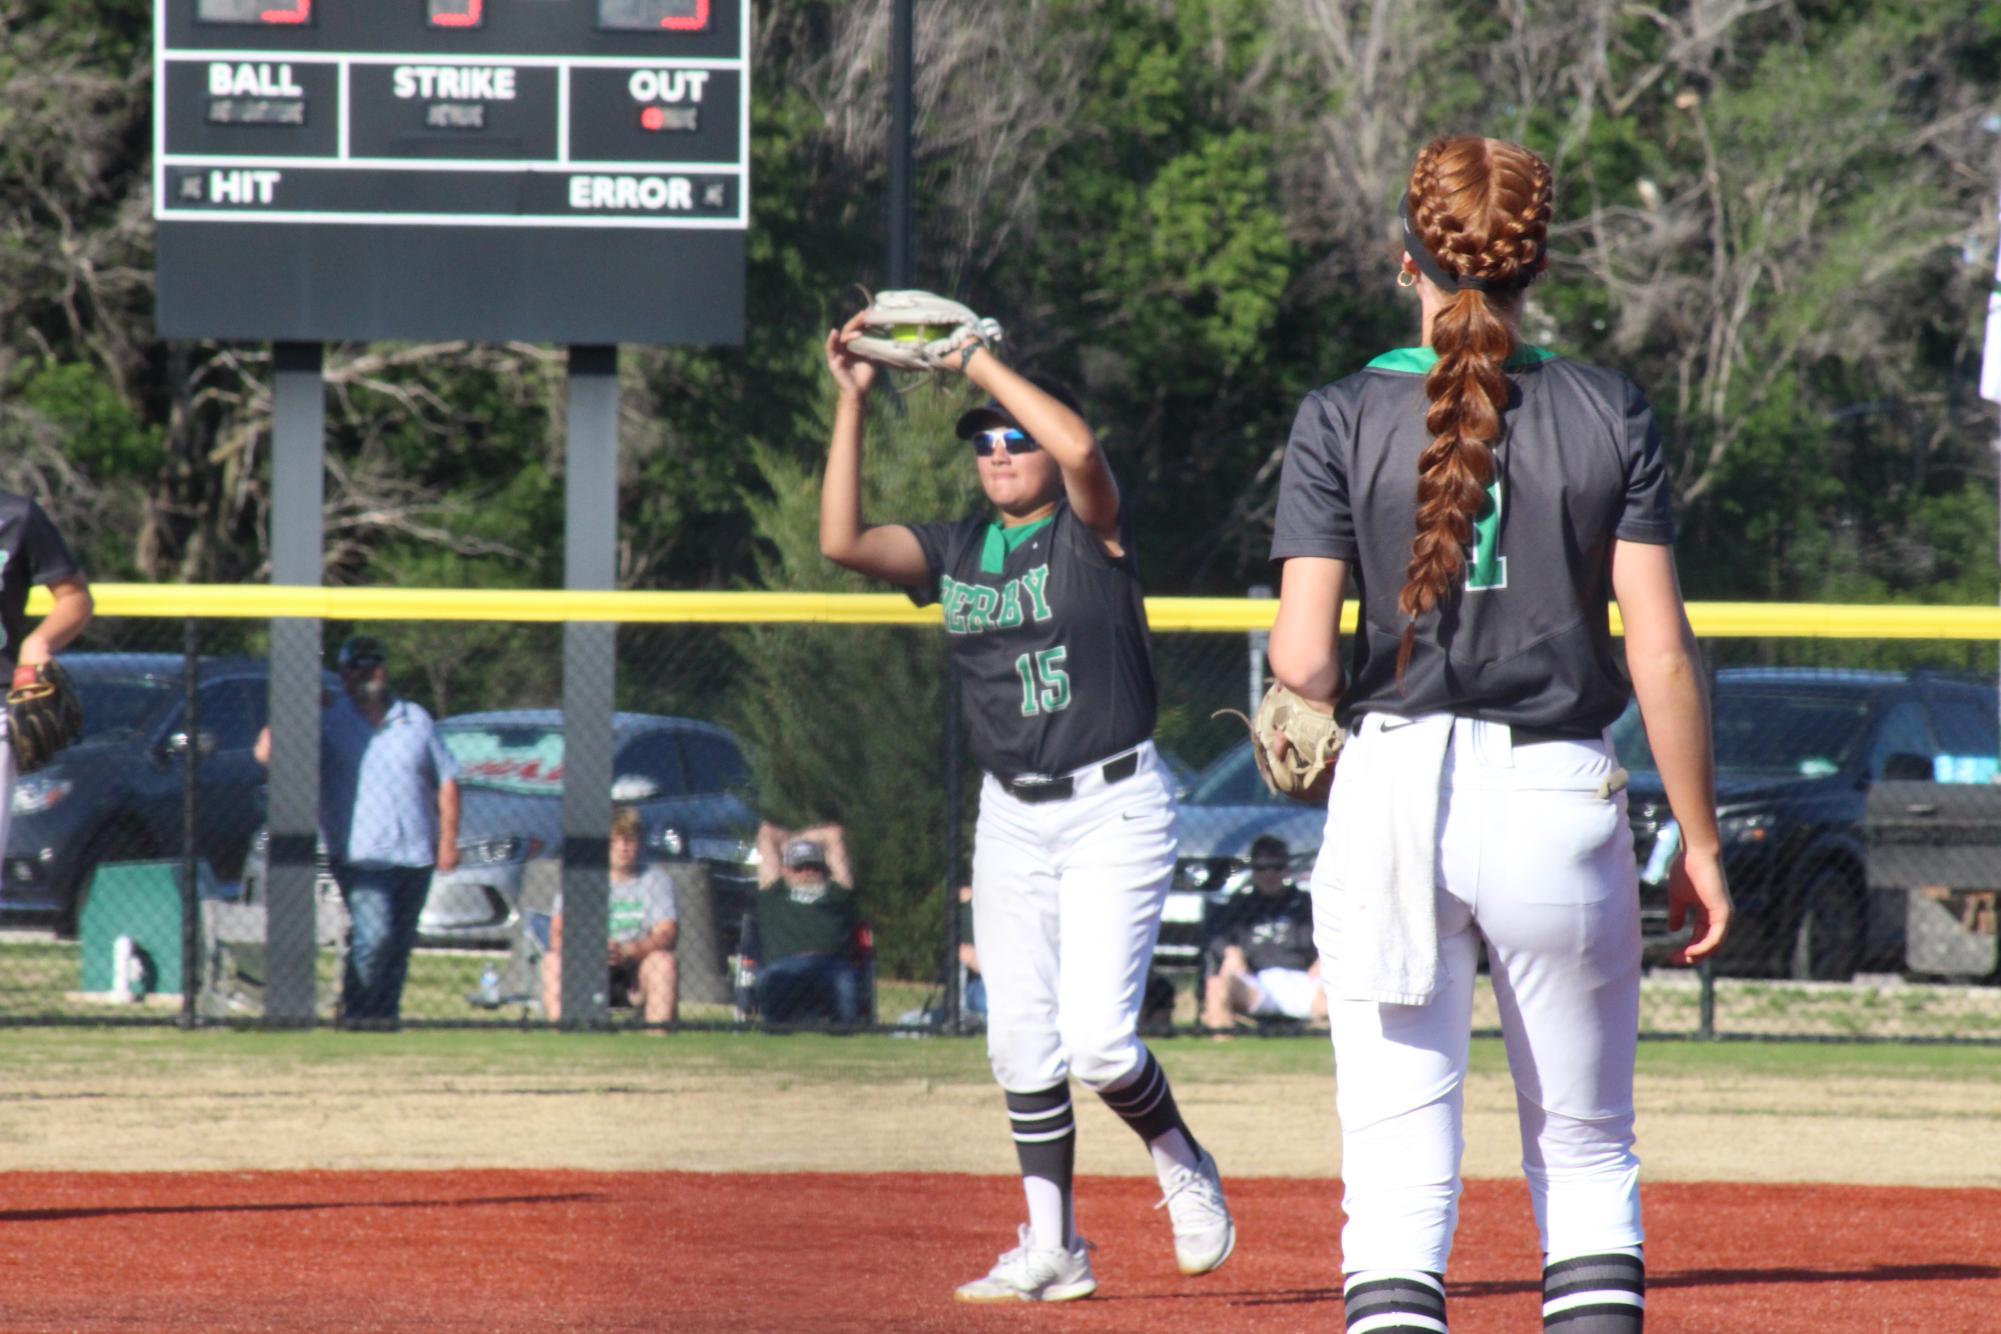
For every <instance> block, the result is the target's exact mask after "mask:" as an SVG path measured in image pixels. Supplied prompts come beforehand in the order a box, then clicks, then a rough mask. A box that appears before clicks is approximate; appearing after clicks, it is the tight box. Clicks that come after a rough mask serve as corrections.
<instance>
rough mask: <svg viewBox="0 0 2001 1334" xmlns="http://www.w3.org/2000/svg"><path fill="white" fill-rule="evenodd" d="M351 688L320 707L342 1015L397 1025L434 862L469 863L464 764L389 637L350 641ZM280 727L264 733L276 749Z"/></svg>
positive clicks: (345, 658) (346, 685)
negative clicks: (394, 671) (403, 672)
mask: <svg viewBox="0 0 2001 1334" xmlns="http://www.w3.org/2000/svg"><path fill="white" fill-rule="evenodd" d="M337 661H338V666H339V668H340V682H341V687H342V691H343V693H341V694H339V695H336V696H333V697H332V698H331V699H329V700H328V702H327V705H326V708H325V711H324V712H323V713H322V714H321V716H320V836H321V837H322V838H324V839H325V840H326V845H327V858H328V860H329V861H330V862H331V863H332V869H333V877H334V881H335V883H337V884H338V885H339V886H340V892H341V897H342V898H343V899H345V900H346V901H347V914H348V919H349V923H350V926H349V932H348V948H347V968H346V971H345V972H344V973H343V974H342V977H341V992H340V1019H341V1023H342V1024H343V1025H344V1026H351V1027H355V1028H393V1027H394V1026H395V1024H396V1022H397V1020H398V1018H399V1017H400V1015H401V1012H402V1005H403V981H404V978H405V976H406V975H407V973H408V971H409V965H410V950H411V947H412V946H413V945H414V944H415V943H416V940H417V919H418V917H419V916H421V915H422V913H423V911H424V899H425V897H426V896H427V895H428V894H429V893H430V889H431V875H432V873H433V872H434V871H449V870H451V869H453V868H454V867H456V866H457V865H458V862H459V850H458V842H459V785H458V765H457V763H456V762H455V761H454V760H453V759H452V755H451V752H450V751H448V750H446V749H445V744H444V742H443V741H442V740H441V739H440V738H439V736H438V729H437V727H436V726H435V725H434V724H433V723H432V721H431V715H430V714H429V713H427V712H426V711H425V710H424V708H423V706H422V705H419V704H415V703H413V702H411V701H410V700H407V699H399V698H397V697H396V696H395V695H394V694H392V693H391V692H390V689H389V671H388V666H387V662H388V655H387V654H386V653H385V652H384V650H383V647H382V644H381V641H379V640H376V639H374V638H371V637H369V636H367V635H354V636H351V637H349V638H348V640H347V641H346V642H345V643H343V644H342V645H341V646H340V654H339V657H338V660H337ZM269 754H270V732H269V729H266V732H265V734H264V736H262V737H260V738H259V739H258V758H259V759H268V757H269Z"/></svg>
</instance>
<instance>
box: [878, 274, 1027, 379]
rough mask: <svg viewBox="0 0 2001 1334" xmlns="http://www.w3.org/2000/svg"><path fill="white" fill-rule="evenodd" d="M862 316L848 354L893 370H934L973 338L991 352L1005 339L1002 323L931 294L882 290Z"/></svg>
mask: <svg viewBox="0 0 2001 1334" xmlns="http://www.w3.org/2000/svg"><path fill="white" fill-rule="evenodd" d="M863 316H864V322H863V324H862V336H861V337H859V338H857V339H855V340H854V341H853V342H851V343H849V344H848V350H849V351H850V352H853V353H854V354H855V355H856V356H859V357H866V358H867V359H868V360H870V361H873V362H875V363H876V364H878V365H881V366H887V367H890V368H891V369H892V370H900V371H935V370H937V369H938V368H939V367H940V366H943V365H944V364H945V358H946V356H947V355H949V354H952V353H956V352H957V351H959V349H960V348H961V346H962V345H964V344H965V342H966V340H967V338H968V337H971V338H975V339H977V340H979V343H980V345H981V346H983V347H985V348H987V349H988V350H989V351H991V350H992V349H993V347H994V345H995V344H997V343H999V342H1000V341H1001V339H1002V338H1003V337H1004V335H1003V334H1002V332H1001V327H1000V322H999V321H998V320H994V319H983V318H982V317H980V316H978V315H976V314H974V313H973V312H972V310H970V309H969V308H967V307H965V306H962V305H960V304H959V303H958V302H956V301H952V300H949V299H947V298H945V297H942V296H938V295H936V294H935V293H932V292H918V291H898V292H878V293H876V297H875V300H874V301H872V302H870V303H869V308H868V309H867V310H866V311H864V312H863Z"/></svg>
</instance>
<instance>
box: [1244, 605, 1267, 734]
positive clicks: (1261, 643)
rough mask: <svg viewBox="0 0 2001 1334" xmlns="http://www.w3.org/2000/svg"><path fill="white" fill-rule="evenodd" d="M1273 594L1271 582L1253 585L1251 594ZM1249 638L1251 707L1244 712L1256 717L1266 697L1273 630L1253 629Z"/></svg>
mask: <svg viewBox="0 0 2001 1334" xmlns="http://www.w3.org/2000/svg"><path fill="white" fill-rule="evenodd" d="M1271 595H1272V588H1271V585H1270V584H1252V585H1251V596H1252V597H1253V598H1256V599H1266V600H1268V599H1270V597H1271ZM1248 638H1249V641H1250V643H1249V645H1248V648H1249V658H1250V661H1249V663H1248V664H1247V666H1248V668H1249V684H1250V695H1249V698H1250V702H1251V703H1250V707H1249V708H1247V709H1245V710H1244V712H1246V713H1248V714H1250V716H1251V717H1253V718H1255V717H1257V716H1258V705H1259V704H1261V703H1263V702H1264V697H1265V655H1266V654H1267V653H1268V652H1269V651H1270V649H1271V631H1269V630H1253V631H1251V632H1250V635H1249V636H1248Z"/></svg>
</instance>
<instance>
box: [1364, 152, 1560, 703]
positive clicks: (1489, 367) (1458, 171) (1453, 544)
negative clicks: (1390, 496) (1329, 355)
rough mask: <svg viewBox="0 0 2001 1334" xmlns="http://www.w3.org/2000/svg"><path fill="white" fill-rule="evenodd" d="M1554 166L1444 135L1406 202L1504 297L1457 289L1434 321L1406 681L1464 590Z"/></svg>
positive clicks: (1441, 247) (1437, 240)
mask: <svg viewBox="0 0 2001 1334" xmlns="http://www.w3.org/2000/svg"><path fill="white" fill-rule="evenodd" d="M1550 190H1551V178H1550V171H1549V165H1548V164H1547V163H1545V162H1544V161H1543V160H1542V159H1541V158H1539V157H1537V156H1536V155H1535V154H1534V153H1531V152H1529V151H1528V150H1527V149H1526V148H1522V147H1519V146H1518V145H1515V144H1510V143H1503V142H1502V141H1500V140H1498V139H1482V138H1479V137H1477V136H1474V135H1459V136H1456V137H1449V138H1440V139H1434V140H1432V141H1431V142H1430V143H1429V144H1427V145H1426V146H1425V149H1424V151H1423V152H1422V153H1419V154H1418V157H1417V165H1416V166H1414V167H1413V168H1412V169H1411V173H1410V192H1409V195H1408V196H1407V197H1406V199H1405V207H1406V208H1407V209H1408V211H1409V215H1410V223H1411V227H1412V229H1413V230H1414V231H1415V232H1416V233H1417V237H1418V239H1419V240H1420V241H1422V242H1423V244H1424V245H1425V246H1426V248H1428V249H1429V250H1430V251H1431V254H1432V256H1433V257H1435V258H1436V259H1437V261H1438V263H1439V264H1440V265H1441V266H1442V267H1443V268H1444V269H1445V270H1446V271H1447V272H1448V273H1450V274H1452V275H1453V276H1454V277H1458V278H1479V279H1483V280H1485V281H1486V282H1488V283H1489V284H1492V285H1494V286H1496V287H1500V288H1502V289H1507V288H1510V287H1512V288H1513V289H1514V290H1512V291H1506V292H1505V294H1502V293H1497V292H1482V291H1477V290H1474V289H1471V288H1468V289H1463V290H1461V291H1459V292H1457V293H1447V294H1446V304H1445V308H1444V309H1443V310H1441V311H1439V312H1438V314H1437V316H1436V317H1435V318H1434V319H1433V321H1432V325H1431V347H1432V350H1433V351H1434V352H1436V353H1437V354H1438V364H1437V365H1436V366H1433V367H1432V368H1431V372H1430V374H1428V375H1426V376H1425V380H1424V393H1425V397H1426V398H1427V399H1429V400H1430V403H1431V406H1430V408H1429V410H1428V411H1427V412H1426V413H1425V418H1424V424H1425V429H1427V430H1428V431H1430V432H1431V443H1430V444H1429V445H1427V446H1426V447H1425V450H1424V453H1422V454H1421V455H1419V456H1418V462H1417V471H1418V482H1417V536H1416V538H1415V539H1414V540H1413V541H1412V542H1411V547H1410V566H1409V568H1408V569H1407V570H1406V572H1405V580H1406V582H1405V583H1404V587H1403V591H1402V592H1401V593H1400V594H1398V595H1397V608H1398V610H1400V611H1402V612H1403V614H1404V616H1405V617H1407V618H1408V619H1407V621H1406V623H1405V625H1404V632H1403V642H1402V643H1401V644H1399V645H1398V646H1397V679H1398V680H1402V679H1403V674H1404V669H1405V668H1406V667H1408V666H1409V665H1410V655H1411V649H1412V648H1413V646H1414V645H1415V644H1416V641H1417V618H1418V617H1420V616H1422V615H1424V614H1425V613H1426V612H1429V611H1432V610H1433V609H1435V608H1436V607H1437V606H1438V605H1439V604H1440V603H1441V602H1443V601H1445V600H1446V598H1447V597H1448V596H1450V594H1451V592H1452V590H1453V589H1454V588H1455V587H1457V586H1458V584H1459V581H1460V579H1461V577H1462V575H1463V574H1464V571H1465V568H1466V559H1467V550H1468V548H1470V547H1471V546H1472V543H1473V524H1474V520H1476V519H1477V518H1478V517H1479V514H1480V510H1481V508H1482V507H1483V506H1484V505H1485V504H1486V501H1487V488H1488V487H1489V486H1491V485H1492V484H1493V481H1494V450H1493V447H1494V444H1495V442H1496V441H1498V440H1499V439H1500V436H1501V413H1502V412H1503V411H1504V410H1505V409H1506V408H1507V406H1508V380H1507V376H1506V375H1505V374H1503V373H1502V367H1503V365H1504V364H1505V363H1506V362H1507V360H1508V358H1509V357H1510V356H1512V355H1513V354H1514V350H1515V336H1514V332H1513V330H1512V329H1511V328H1510V326H1509V324H1508V322H1507V321H1506V320H1504V319H1503V318H1502V317H1501V309H1502V308H1503V307H1504V306H1505V305H1508V304H1513V303H1516V302H1519V301H1520V299H1521V298H1520V288H1521V287H1522V286H1526V285H1527V282H1528V280H1529V279H1530V278H1532V277H1534V276H1535V274H1536V272H1537V271H1538V270H1539V269H1540V268H1541V267H1542V264H1543V259H1544V253H1545V240H1546V237H1547V234H1548V230H1549V214H1550Z"/></svg>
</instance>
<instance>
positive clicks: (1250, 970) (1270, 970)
mask: <svg viewBox="0 0 2001 1334" xmlns="http://www.w3.org/2000/svg"><path fill="white" fill-rule="evenodd" d="M1291 869H1292V859H1291V853H1290V850H1289V849H1287V847H1286V845H1285V841H1284V840H1283V839H1280V838H1277V837H1274V836H1273V835H1271V834H1261V835H1259V836H1258V838H1257V840H1256V841H1255V842H1253V843H1252V844H1251V892H1250V893H1248V894H1244V895H1240V896H1239V897H1238V898H1237V899H1235V900H1234V901H1232V902H1231V903H1230V904H1229V905H1228V906H1227V908H1226V909H1225V912H1224V916H1223V918H1222V920H1221V921H1220V922H1219V923H1218V924H1217V929H1216V934H1215V936H1214V937H1213V938H1212V939H1211V940H1210V942H1209V946H1208V951H1209V965H1210V969H1211V971H1210V974H1209V980H1208V982H1207V983H1206V984H1205V985H1204V988H1203V1000H1202V1023H1203V1024H1204V1026H1206V1027H1208V1028H1212V1029H1214V1030H1216V1031H1217V1032H1218V1033H1227V1032H1230V1031H1231V1030H1232V1029H1234V1028H1235V1027H1236V1026H1237V1016H1238V1015H1249V1016H1253V1017H1256V1018H1285V1019H1312V1020H1321V1019H1325V1018H1326V1017H1327V993H1326V990H1325V989H1324V988H1322V987H1321V985H1320V952H1319V950H1318V949H1317V948H1315V946H1314V944H1313V896H1312V895H1310V894H1308V893H1307V892H1306V891H1305V890H1303V889H1301V888H1300V887H1299V886H1298V885H1297V884H1295V883H1294V882H1293V880H1292V878H1291V877H1290V876H1289V875H1288V874H1287V873H1288V872H1289V871H1290V870H1291Z"/></svg>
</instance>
